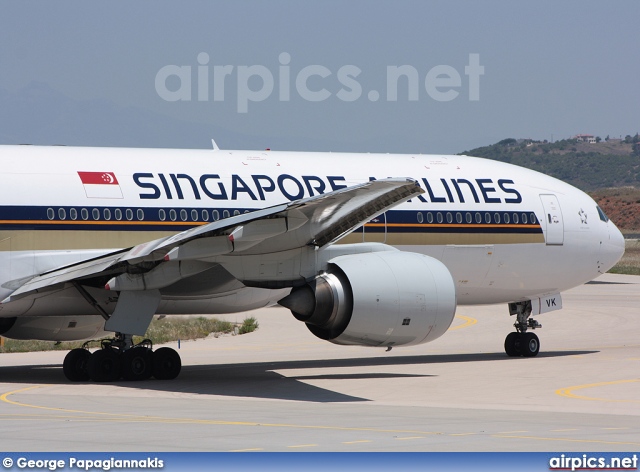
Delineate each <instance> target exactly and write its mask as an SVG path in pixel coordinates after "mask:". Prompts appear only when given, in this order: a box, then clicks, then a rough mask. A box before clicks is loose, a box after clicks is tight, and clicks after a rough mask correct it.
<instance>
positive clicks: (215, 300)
mask: <svg viewBox="0 0 640 472" xmlns="http://www.w3.org/2000/svg"><path fill="white" fill-rule="evenodd" d="M0 163H1V170H0V196H1V197H0V198H1V200H0V202H1V204H0V211H1V212H2V214H1V215H0V297H1V299H4V298H5V297H7V296H9V295H10V293H11V291H12V290H13V289H14V288H15V286H16V284H18V283H19V281H20V280H22V279H24V278H28V277H31V276H33V275H35V274H40V273H42V272H46V271H48V270H52V269H55V268H57V267H60V266H63V265H65V264H70V263H73V262H75V261H80V260H84V259H87V258H88V257H91V256H98V255H101V254H104V253H106V252H108V251H109V250H113V249H115V248H126V247H131V246H134V245H136V244H140V243H142V242H145V241H149V240H152V239H157V238H160V237H162V236H165V235H169V234H173V233H176V232H179V231H183V230H185V229H188V228H190V227H193V226H196V225H201V224H204V223H207V222H211V221H213V220H215V219H218V218H224V217H227V216H230V215H231V216H232V215H234V214H238V213H244V212H250V211H253V210H257V209H262V208H265V207H268V206H272V205H275V204H279V203H283V202H288V201H293V200H298V199H303V198H307V197H310V196H314V195H317V194H319V193H326V192H329V191H332V190H335V189H339V188H343V187H347V186H351V185H353V184H357V183H361V182H365V181H368V180H370V179H381V178H386V177H411V178H414V179H416V180H417V181H418V182H419V183H420V185H421V186H422V187H423V189H425V191H426V192H425V194H424V195H423V196H422V197H420V198H414V199H413V200H411V201H409V202H406V203H404V204H401V205H399V206H398V207H396V208H394V209H393V210H390V211H388V212H387V213H386V214H383V215H380V216H378V217H377V218H375V219H374V220H372V222H370V223H369V224H367V225H366V226H364V228H363V229H359V230H356V231H355V232H353V233H351V234H350V235H348V236H347V237H345V238H344V239H343V242H348V243H356V242H361V241H365V242H368V241H371V242H382V243H386V244H389V245H392V246H395V247H397V248H398V249H400V250H404V251H412V252H418V253H422V254H426V255H429V256H432V257H434V258H436V259H439V260H441V261H442V262H443V263H444V264H445V265H446V266H447V268H448V269H449V271H450V272H451V274H452V275H453V279H454V281H455V283H456V290H457V299H458V303H459V304H485V303H498V302H512V301H521V300H527V299H531V298H535V297H540V296H543V295H545V294H550V293H557V292H561V291H563V290H566V289H569V288H572V287H575V286H577V285H580V284H582V283H584V282H587V281H589V280H592V279H593V278H595V277H597V276H598V275H599V274H601V273H603V272H605V271H607V270H608V269H609V268H611V267H612V266H613V265H614V264H615V263H616V262H617V261H618V259H619V258H620V256H621V255H622V252H623V250H624V241H623V238H622V235H621V234H620V231H619V230H618V229H617V228H616V226H615V225H614V224H613V223H612V222H610V221H608V219H607V218H606V217H605V216H604V214H603V213H601V212H599V210H598V208H597V205H596V203H595V202H594V201H593V200H592V199H591V198H590V197H589V196H588V195H586V194H585V193H583V192H581V191H580V190H578V189H576V188H574V187H572V186H570V185H568V184H565V183H563V182H561V181H559V180H557V179H554V178H551V177H548V176H545V175H543V174H540V173H537V172H534V171H531V170H527V169H523V168H520V167H516V166H513V165H509V164H504V163H500V162H495V161H490V160H485V159H479V158H474V157H468V156H440V155H420V154H415V155H411V154H406V155H396V154H347V153H307V152H276V151H225V150H216V151H210V150H169V149H111V148H72V147H31V146H0ZM281 296H282V291H272V290H267V289H257V288H247V287H240V286H237V285H234V284H230V285H229V286H225V287H223V288H220V287H218V291H217V292H216V293H211V292H207V290H206V287H201V290H200V291H199V292H197V294H196V293H195V292H194V294H193V295H189V292H187V293H185V294H180V293H178V292H176V291H174V293H168V294H166V295H164V296H163V302H162V303H161V305H160V309H159V312H160V313H194V312H195V313H198V312H201V313H218V312H232V311H243V310H246V309H249V308H255V307H258V306H264V305H265V304H268V303H272V302H273V301H275V300H277V299H278V297H281ZM51 309H52V310H55V311H58V310H63V309H64V308H62V305H61V306H60V307H58V306H55V307H52V308H51ZM89 312H91V311H90V310H89ZM52 314H54V313H52ZM0 316H4V313H3V311H2V310H0Z"/></svg>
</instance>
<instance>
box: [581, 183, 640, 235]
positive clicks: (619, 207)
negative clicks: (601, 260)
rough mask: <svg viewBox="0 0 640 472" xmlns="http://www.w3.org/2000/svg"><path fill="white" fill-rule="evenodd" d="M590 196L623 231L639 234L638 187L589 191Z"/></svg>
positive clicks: (639, 195) (639, 209) (639, 192)
mask: <svg viewBox="0 0 640 472" xmlns="http://www.w3.org/2000/svg"><path fill="white" fill-rule="evenodd" d="M591 196H592V197H593V199H594V200H595V201H596V202H598V205H600V208H602V209H603V210H604V212H605V213H606V214H607V216H608V217H609V218H610V219H611V221H613V222H614V223H615V224H616V225H617V226H618V228H620V230H621V231H622V232H623V233H625V234H627V235H629V234H633V235H634V236H635V235H638V234H640V189H638V188H633V187H624V188H608V189H602V190H596V191H595V192H591ZM635 237H637V236H635Z"/></svg>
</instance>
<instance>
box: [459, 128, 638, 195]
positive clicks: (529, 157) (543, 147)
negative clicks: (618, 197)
mask: <svg viewBox="0 0 640 472" xmlns="http://www.w3.org/2000/svg"><path fill="white" fill-rule="evenodd" d="M461 154H466V155H469V156H478V157H485V158H488V159H493V160H497V161H502V162H509V163H511V164H515V165H518V166H522V167H528V168H529V169H534V170H537V171H540V172H543V173H545V174H548V175H552V176H554V177H557V178H559V179H561V180H564V181H565V182H568V183H570V184H571V185H574V186H576V187H578V188H580V189H582V190H584V191H587V192H593V191H595V190H598V189H602V188H610V187H638V188H640V138H639V137H638V135H637V134H636V136H635V137H631V136H627V138H626V139H625V140H619V139H616V140H613V139H612V140H608V141H600V142H599V143H592V144H589V143H585V142H578V141H576V140H575V139H564V140H560V141H556V142H554V143H549V142H546V141H533V140H522V139H521V140H516V139H511V138H509V139H503V140H502V141H500V142H498V143H496V144H492V145H490V146H484V147H479V148H476V149H471V150H469V151H465V152H463V153H461Z"/></svg>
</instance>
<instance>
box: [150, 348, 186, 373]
mask: <svg viewBox="0 0 640 472" xmlns="http://www.w3.org/2000/svg"><path fill="white" fill-rule="evenodd" d="M181 368H182V362H181V361H180V354H178V353H177V352H176V351H175V350H173V349H171V348H170V347H161V348H160V349H158V350H156V351H155V352H154V353H153V376H154V377H155V378H156V379H158V380H172V379H175V378H176V377H177V376H178V374H179V373H180V369H181Z"/></svg>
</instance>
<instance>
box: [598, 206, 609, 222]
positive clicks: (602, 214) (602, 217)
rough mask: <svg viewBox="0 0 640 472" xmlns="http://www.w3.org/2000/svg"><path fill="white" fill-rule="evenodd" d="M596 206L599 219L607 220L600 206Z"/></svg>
mask: <svg viewBox="0 0 640 472" xmlns="http://www.w3.org/2000/svg"><path fill="white" fill-rule="evenodd" d="M596 208H597V209H598V215H599V216H600V219H601V220H602V221H604V222H605V223H606V222H607V221H609V217H607V215H605V214H604V211H602V208H600V207H599V206H597V207H596Z"/></svg>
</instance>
